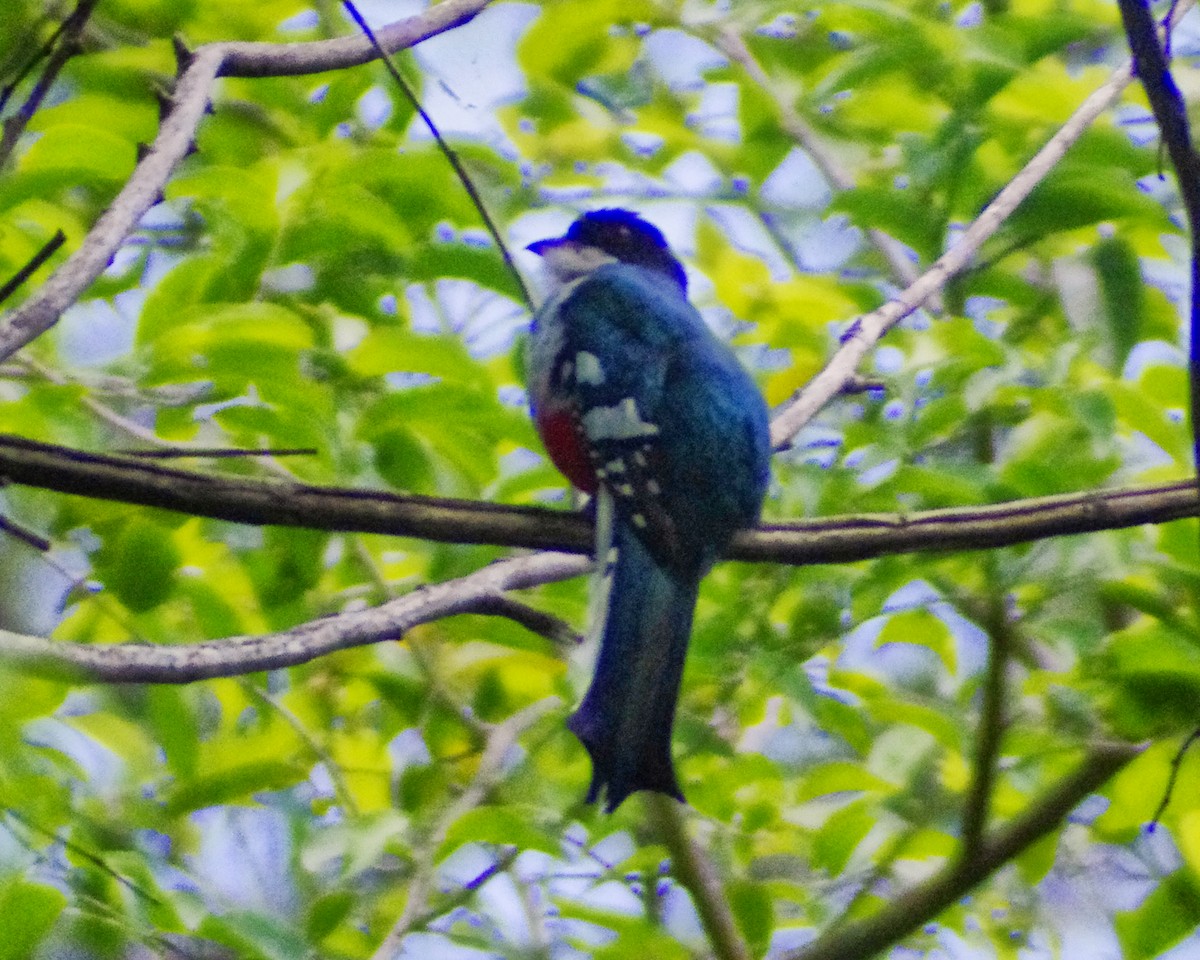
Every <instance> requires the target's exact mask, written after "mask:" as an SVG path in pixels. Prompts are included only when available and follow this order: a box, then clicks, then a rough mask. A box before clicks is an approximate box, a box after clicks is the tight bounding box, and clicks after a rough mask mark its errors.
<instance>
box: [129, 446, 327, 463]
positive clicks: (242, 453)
mask: <svg viewBox="0 0 1200 960" xmlns="http://www.w3.org/2000/svg"><path fill="white" fill-rule="evenodd" d="M113 452H114V453H115V454H117V455H118V456H122V457H138V458H139V459H142V460H179V459H182V458H184V457H205V458H208V459H212V460H222V459H224V460H234V459H238V458H244V457H315V456H316V455H317V454H318V453H320V452H321V451H319V450H318V449H317V448H316V447H279V448H274V447H264V448H263V449H261V450H240V449H236V448H230V447H187V448H185V449H183V450H114V451H113Z"/></svg>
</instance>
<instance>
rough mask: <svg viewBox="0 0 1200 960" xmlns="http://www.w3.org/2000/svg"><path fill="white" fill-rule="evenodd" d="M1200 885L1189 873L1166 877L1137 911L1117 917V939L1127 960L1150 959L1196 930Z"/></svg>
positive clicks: (1199, 915)
mask: <svg viewBox="0 0 1200 960" xmlns="http://www.w3.org/2000/svg"><path fill="white" fill-rule="evenodd" d="M1197 917H1200V882H1198V881H1197V878H1196V877H1195V876H1194V875H1193V874H1192V873H1191V871H1189V870H1178V871H1176V872H1175V873H1173V874H1171V875H1170V876H1169V877H1166V878H1165V879H1164V880H1163V881H1162V882H1161V883H1159V885H1158V886H1157V887H1156V888H1155V889H1154V890H1153V891H1152V892H1151V893H1150V895H1149V896H1148V897H1147V898H1146V899H1145V900H1144V901H1143V902H1142V905H1141V906H1140V907H1138V908H1137V909H1136V910H1129V911H1127V912H1125V913H1119V914H1117V917H1116V923H1115V926H1116V930H1117V939H1118V940H1119V941H1120V944H1121V954H1122V956H1123V957H1125V958H1127V960H1150V958H1152V957H1157V956H1159V955H1161V954H1162V953H1163V952H1164V951H1166V950H1168V949H1170V948H1171V947H1173V946H1174V945H1175V944H1177V943H1179V942H1180V941H1181V940H1182V939H1183V938H1184V937H1187V936H1190V935H1191V934H1193V933H1195V931H1196V918H1197Z"/></svg>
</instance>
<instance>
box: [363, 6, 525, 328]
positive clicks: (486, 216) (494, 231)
mask: <svg viewBox="0 0 1200 960" xmlns="http://www.w3.org/2000/svg"><path fill="white" fill-rule="evenodd" d="M342 6H344V7H345V8H346V10H347V11H348V12H349V14H350V16H351V17H353V18H354V22H355V23H357V24H358V28H359V29H360V30H361V31H362V32H363V35H364V36H365V37H366V38H367V39H368V40H370V41H371V46H373V47H374V48H375V50H376V51H377V52H378V53H379V59H380V60H382V61H383V65H384V66H385V67H386V68H387V72H388V73H390V74H391V76H392V79H393V80H395V81H396V86H397V87H399V88H400V92H401V93H403V94H404V97H405V99H406V100H408V102H409V104H410V105H411V106H412V108H413V109H414V110H416V111H417V115H418V116H420V118H421V119H422V120H423V121H425V126H427V127H428V128H429V132H430V133H432V134H433V139H434V142H435V143H437V145H438V149H440V150H441V151H442V155H443V156H445V158H446V162H447V163H449V164H450V166H451V167H452V168H453V170H454V175H455V176H456V177H458V182H459V183H461V184H462V186H463V189H464V190H465V191H466V192H467V196H468V197H470V198H471V203H473V204H474V205H475V209H476V210H478V211H479V216H480V217H481V218H482V219H483V225H484V226H485V227H486V228H487V232H488V233H489V234H491V236H492V239H493V240H494V241H495V242H496V247H497V248H498V249H499V250H500V256H502V257H503V258H504V265H505V266H506V267H508V272H509V273H511V274H512V276H513V279H514V280H516V282H517V288H518V289H519V290H520V291H521V296H522V298H523V299H524V301H525V306H527V307H529V309H531V310H532V309H533V300H532V299H531V298H530V296H529V289H528V288H527V287H526V286H525V278H524V277H522V276H521V271H520V270H518V269H517V265H516V263H514V262H513V258H512V254H511V253H509V250H508V244H507V243H505V242H504V238H503V237H501V236H500V230H499V228H498V227H497V226H496V222H495V221H494V220H493V219H492V215H491V214H490V213H488V208H487V204H486V203H484V202H483V197H481V196H480V195H479V191H478V190H477V189H476V187H475V181H473V180H472V179H471V175H470V174H469V173H467V169H466V167H464V166H463V164H462V160H460V159H459V157H458V153H457V152H456V151H455V150H454V148H453V147H451V146H450V144H449V143H448V142H447V141H446V138H445V137H443V136H442V131H441V130H439V129H438V128H437V124H435V123H434V122H433V117H431V116H430V115H429V114H428V113H426V112H425V108H424V107H423V106H422V105H421V101H420V100H419V99H418V98H417V95H416V93H414V92H413V89H412V87H410V86H409V85H408V81H407V80H405V79H404V77H403V76H401V75H400V71H399V70H398V69H397V67H396V64H395V63H393V62H392V58H391V57H390V56H389V55H388V52H387V51H386V50H384V49H383V47H382V46H380V44H379V41H378V40H377V39H376V37H375V33H374V31H373V30H371V28H370V26H369V25H368V24H367V21H366V20H364V19H363V17H362V14H361V13H359V12H358V7H356V6H355V5H354V4H353V3H352V2H351V0H342Z"/></svg>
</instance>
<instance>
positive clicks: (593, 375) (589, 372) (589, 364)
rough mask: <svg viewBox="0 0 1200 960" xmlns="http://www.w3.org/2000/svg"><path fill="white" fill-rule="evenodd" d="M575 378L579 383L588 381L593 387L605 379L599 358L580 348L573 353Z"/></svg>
mask: <svg viewBox="0 0 1200 960" xmlns="http://www.w3.org/2000/svg"><path fill="white" fill-rule="evenodd" d="M575 371H576V372H575V379H576V381H577V382H579V383H589V384H591V385H592V386H594V387H598V386H600V385H601V384H602V383H604V381H605V379H606V378H605V376H604V368H603V367H602V366H600V358H599V357H598V356H596V355H595V354H594V353H588V352H587V351H586V350H580V351H579V352H578V353H577V354H575Z"/></svg>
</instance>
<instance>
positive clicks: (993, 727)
mask: <svg viewBox="0 0 1200 960" xmlns="http://www.w3.org/2000/svg"><path fill="white" fill-rule="evenodd" d="M991 566H992V575H991V578H990V579H991V580H992V581H993V582H992V584H991V587H992V590H991V595H990V596H989V598H988V601H987V603H988V611H987V616H986V623H987V628H988V662H987V673H986V674H985V675H984V679H983V705H982V706H981V707H980V710H979V724H978V727H977V730H976V735H975V757H974V762H973V764H972V770H971V784H970V787H969V789H968V792H967V801H966V805H965V806H964V807H963V816H962V847H961V849H960V851H959V859H960V861H962V862H964V863H969V862H970V861H972V860H974V859H975V858H976V857H978V856H979V853H980V849H981V847H982V845H983V831H984V828H985V827H987V818H988V812H989V809H990V807H991V802H992V791H993V789H994V787H995V783H996V760H997V758H998V756H999V754H1000V739H1001V737H1002V736H1003V734H1004V724H1005V709H1004V708H1005V700H1006V696H1005V694H1006V691H1007V683H1006V682H1005V681H1006V679H1007V673H1008V658H1009V655H1010V653H1011V652H1012V647H1013V644H1012V624H1011V623H1009V619H1008V611H1007V610H1006V609H1005V605H1004V596H1003V595H1002V594H1001V592H1000V589H999V585H998V584H997V583H996V582H995V580H996V577H995V565H994V564H992V565H991Z"/></svg>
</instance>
